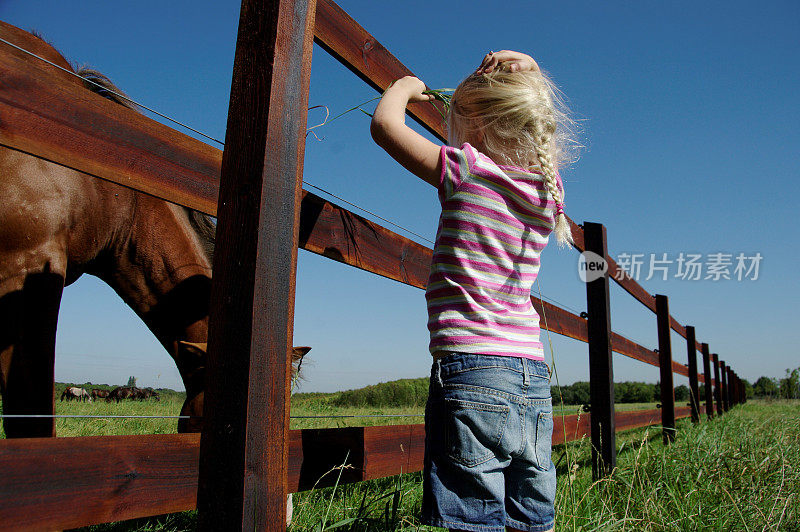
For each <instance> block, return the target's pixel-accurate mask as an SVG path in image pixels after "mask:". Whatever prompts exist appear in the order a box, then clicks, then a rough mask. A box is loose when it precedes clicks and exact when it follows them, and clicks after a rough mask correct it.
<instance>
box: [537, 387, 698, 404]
mask: <svg viewBox="0 0 800 532" xmlns="http://www.w3.org/2000/svg"><path fill="white" fill-rule="evenodd" d="M550 390H551V393H552V394H553V401H554V402H559V403H560V402H561V401H563V402H564V404H565V405H588V404H589V403H590V402H591V396H590V394H589V383H588V382H586V381H578V382H576V383H574V384H568V385H561V387H560V388H559V387H557V386H553V387H552V388H551V389H550ZM675 400H676V401H688V400H689V387H688V386H685V385H683V384H682V385H680V386H678V387H676V388H675ZM658 401H661V384H660V383H655V384H652V383H647V382H631V381H625V382H615V383H614V402H615V403H653V402H658Z"/></svg>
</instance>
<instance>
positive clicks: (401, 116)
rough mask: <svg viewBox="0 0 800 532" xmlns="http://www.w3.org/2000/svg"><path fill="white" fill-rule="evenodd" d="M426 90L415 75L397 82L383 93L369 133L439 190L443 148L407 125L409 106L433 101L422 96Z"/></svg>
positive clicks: (428, 97) (403, 163) (378, 143)
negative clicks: (414, 103) (440, 155)
mask: <svg viewBox="0 0 800 532" xmlns="http://www.w3.org/2000/svg"><path fill="white" fill-rule="evenodd" d="M424 90H425V84H424V83H422V81H420V80H419V79H417V78H415V77H413V76H406V77H404V78H401V79H399V80H397V81H395V82H394V83H393V84H392V85H391V86H390V87H389V88H388V89H386V92H384V93H383V97H382V98H381V101H380V102H379V103H378V107H377V108H376V109H375V114H374V115H373V116H372V123H371V124H370V133H372V138H373V139H374V140H375V143H376V144H377V145H378V146H380V147H381V148H383V149H384V150H386V153H388V154H389V155H391V156H392V158H394V160H395V161H397V162H398V163H400V164H401V165H403V167H404V168H405V169H406V170H408V171H409V172H411V173H413V174H414V175H416V176H417V177H419V178H420V179H423V180H425V181H427V182H428V183H430V184H432V185H433V186H435V187H438V186H439V180H440V176H441V173H442V162H441V159H440V157H439V153H440V150H441V146H437V145H436V144H434V143H433V142H431V141H429V140H428V139H426V138H425V137H423V136H422V135H420V134H419V133H417V132H416V131H414V130H413V129H411V128H410V127H408V126H407V125H406V106H407V105H408V104H409V103H410V102H412V103H413V102H427V101H430V100H431V99H432V98H433V97H432V96H431V95H429V94H422V91H424Z"/></svg>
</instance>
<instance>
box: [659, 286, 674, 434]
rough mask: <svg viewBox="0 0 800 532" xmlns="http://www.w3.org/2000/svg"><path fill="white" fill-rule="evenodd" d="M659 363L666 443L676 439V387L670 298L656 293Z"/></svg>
mask: <svg viewBox="0 0 800 532" xmlns="http://www.w3.org/2000/svg"><path fill="white" fill-rule="evenodd" d="M656 322H657V324H658V364H659V368H660V370H661V426H662V427H663V439H664V443H665V444H666V443H670V442H672V441H675V389H674V385H673V382H672V341H671V339H670V327H669V298H668V297H667V296H663V295H660V294H656Z"/></svg>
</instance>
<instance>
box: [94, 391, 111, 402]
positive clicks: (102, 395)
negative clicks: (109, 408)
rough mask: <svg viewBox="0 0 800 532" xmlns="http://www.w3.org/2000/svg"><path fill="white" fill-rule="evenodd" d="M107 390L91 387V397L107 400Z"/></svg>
mask: <svg viewBox="0 0 800 532" xmlns="http://www.w3.org/2000/svg"><path fill="white" fill-rule="evenodd" d="M108 394H109V391H108V390H101V389H99V388H92V399H105V400H108Z"/></svg>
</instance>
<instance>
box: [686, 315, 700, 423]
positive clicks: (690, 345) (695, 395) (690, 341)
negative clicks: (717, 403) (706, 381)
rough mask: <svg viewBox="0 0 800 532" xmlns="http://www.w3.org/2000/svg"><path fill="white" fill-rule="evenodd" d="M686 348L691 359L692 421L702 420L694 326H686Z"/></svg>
mask: <svg viewBox="0 0 800 532" xmlns="http://www.w3.org/2000/svg"><path fill="white" fill-rule="evenodd" d="M686 348H687V355H688V359H689V361H688V362H689V403H690V405H691V408H692V422H693V423H699V422H700V397H699V388H698V386H697V343H696V341H695V335H694V327H692V326H691V325H687V326H686Z"/></svg>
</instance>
